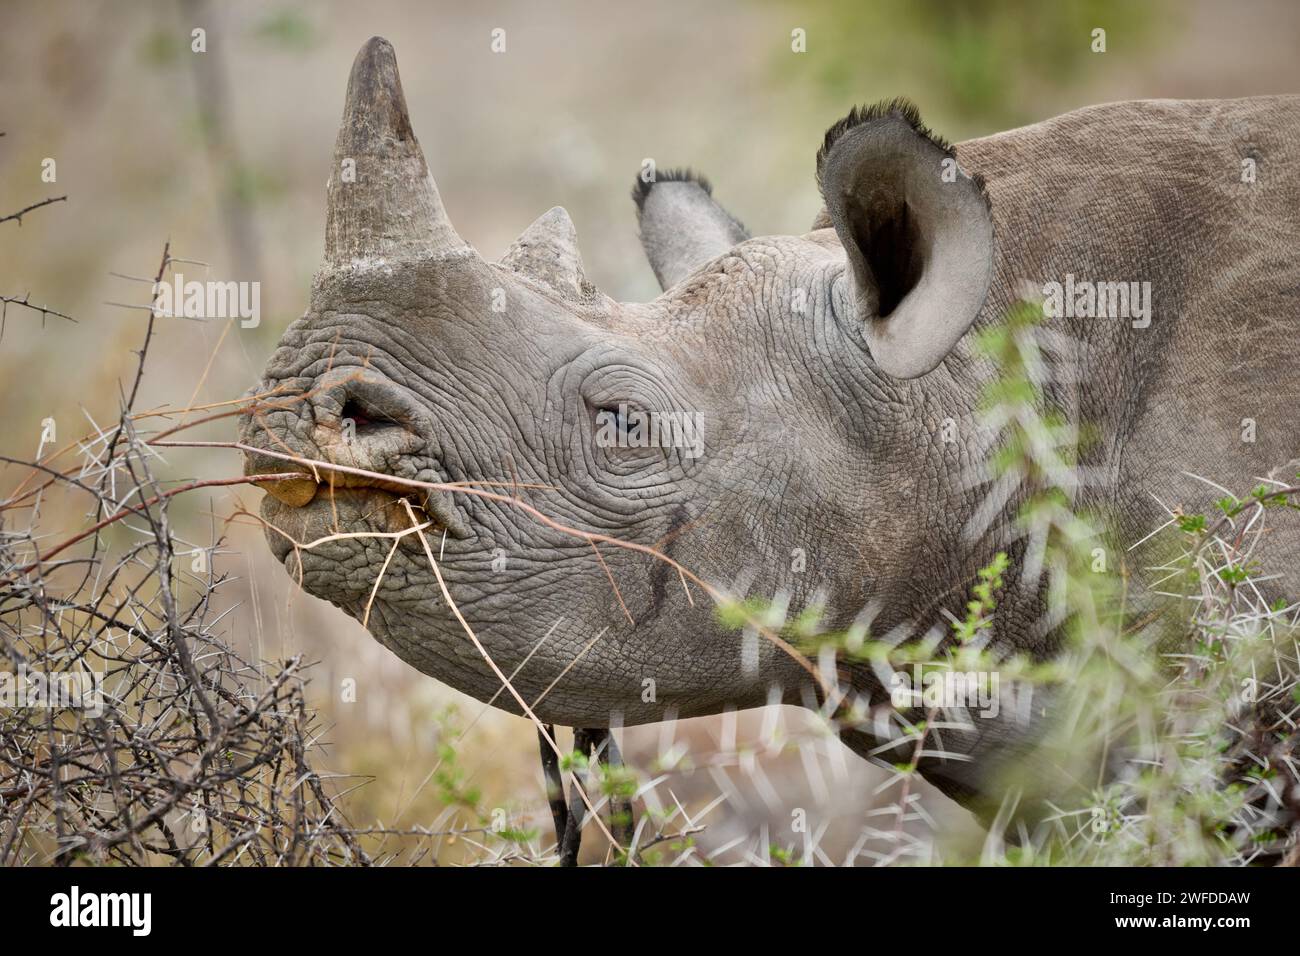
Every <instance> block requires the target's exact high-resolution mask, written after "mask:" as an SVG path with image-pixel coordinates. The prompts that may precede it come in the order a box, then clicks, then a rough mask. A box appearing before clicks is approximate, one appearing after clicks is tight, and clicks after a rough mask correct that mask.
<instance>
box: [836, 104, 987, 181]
mask: <svg viewBox="0 0 1300 956" xmlns="http://www.w3.org/2000/svg"><path fill="white" fill-rule="evenodd" d="M889 117H896V118H897V119H901V120H902V121H903V122H905V123H906V124H907V125H908V126H910V127H912V129H913V130H915V131H916V133H917V134H918V135H919V136H922V137H924V138H925V139H927V140H929V141H930V142H931V143H933V144H934V145H935V146H936V147H937V148H938V149H939V150H940V152H942V153H944V154H945V155H946V156H949V157H951V158H952V159H956V158H957V151H956V149H955V148H954V147H953V145H952V143H950V142H948V141H947V140H946V139H944V138H943V137H942V136H940V135H939V134H938V133H936V132H934V131H933V130H932V129H930V127H928V126H926V125H925V123H923V122H922V121H921V111H920V110H918V109H917V108H916V104H915V103H913V102H912V101H911V100H909V99H908V98H907V97H905V96H896V97H894V98H893V99H889V100H881V101H880V102H878V103H873V104H871V105H870V106H855V107H853V109H851V110H849V115H848V116H846V117H844V118H843V119H842V120H840V121H839V122H837V123H835V124H834V125H832V126H831V128H830V129H828V130H827V131H826V135H825V137H823V139H822V145H821V148H820V149H818V150H817V188H818V190H819V191H820V192H822V193H823V195H824V194H825V188H824V185H823V183H822V169H823V167H824V166H825V163H826V157H827V156H829V155H830V153H831V150H832V149H833V148H834V147H835V144H836V143H837V142H839V140H840V137H842V136H843V135H844V134H845V133H847V132H848V131H849V130H851V129H854V128H856V127H858V126H862V125H864V124H866V123H873V122H876V121H877V120H883V119H888V118H889ZM970 179H971V181H972V182H974V183H975V188H976V189H978V190H979V193H980V196H982V197H983V199H984V203H985V205H989V195H988V190H987V189H986V188H985V183H984V177H983V176H981V175H980V174H979V173H975V174H973V175H971V177H970Z"/></svg>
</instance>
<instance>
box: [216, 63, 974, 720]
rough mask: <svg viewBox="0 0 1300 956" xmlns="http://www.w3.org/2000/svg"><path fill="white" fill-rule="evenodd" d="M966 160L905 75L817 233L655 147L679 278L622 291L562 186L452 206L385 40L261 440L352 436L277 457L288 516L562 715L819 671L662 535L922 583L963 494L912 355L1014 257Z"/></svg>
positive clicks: (476, 680)
mask: <svg viewBox="0 0 1300 956" xmlns="http://www.w3.org/2000/svg"><path fill="white" fill-rule="evenodd" d="M950 159H951V155H950V152H949V151H947V150H945V148H944V147H942V146H941V145H940V144H937V143H935V142H934V141H933V140H932V139H930V138H929V137H928V136H926V135H924V132H923V131H922V130H919V129H918V124H917V122H916V121H915V117H914V116H913V115H912V114H911V113H910V112H909V111H908V110H907V109H906V108H905V107H902V106H899V105H897V104H891V105H889V106H887V107H885V108H881V109H876V110H872V111H867V112H863V113H854V114H853V115H851V116H850V117H849V118H848V119H847V120H846V121H844V122H843V123H841V124H839V125H838V126H837V127H836V128H834V129H833V130H832V131H831V133H830V134H828V137H827V141H826V144H825V146H824V147H823V149H822V151H821V153H820V154H819V157H818V176H819V180H820V183H821V187H822V191H823V195H824V198H825V201H826V210H825V212H824V213H823V217H824V224H825V225H829V226H831V227H833V228H821V229H815V230H814V231H813V232H811V233H808V234H806V235H803V236H799V237H793V236H781V237H764V238H749V237H748V236H747V234H746V233H745V231H744V229H743V227H741V226H740V225H739V223H738V222H737V221H736V220H734V219H733V218H732V217H731V216H730V215H728V214H727V213H726V212H724V211H723V210H722V208H721V207H720V206H718V205H717V204H716V203H715V202H714V200H713V199H712V197H711V195H710V191H709V188H708V187H707V185H706V184H705V183H704V182H703V181H702V180H699V179H697V178H694V177H691V176H689V175H684V174H670V175H661V176H659V177H656V181H647V180H648V179H649V177H647V176H644V175H643V176H642V177H640V178H639V179H638V181H637V186H636V189H635V190H634V198H635V199H636V200H637V208H638V215H639V219H640V227H641V232H642V239H643V242H644V244H645V246H646V250H647V253H648V254H649V257H650V261H651V265H652V267H653V268H654V270H655V272H656V274H657V275H658V277H659V279H660V280H661V283H662V284H663V286H664V288H665V291H664V293H663V294H662V295H661V296H659V297H658V298H657V299H655V300H654V301H652V302H649V303H644V304H624V303H618V302H615V301H613V300H611V299H610V298H608V297H606V296H605V295H603V294H601V293H600V292H599V291H598V290H597V289H596V288H595V287H594V286H593V285H592V284H591V283H590V282H589V281H588V280H587V278H586V276H585V275H584V273H583V267H582V258H581V256H580V254H579V251H578V246H577V243H576V235H575V230H574V226H573V223H572V221H571V220H570V218H569V216H568V214H567V213H566V212H565V211H564V210H563V209H560V208H558V207H557V208H555V209H552V210H551V211H550V212H547V213H545V214H544V215H543V216H542V217H541V218H540V219H538V220H537V221H536V222H534V223H533V224H532V225H531V226H529V227H528V228H527V229H526V230H525V231H524V232H523V234H522V235H520V237H519V239H518V240H517V241H516V242H515V243H514V245H513V246H512V247H511V249H510V250H509V252H508V253H507V254H506V256H505V257H504V258H503V259H502V260H501V261H499V262H487V261H485V260H484V259H483V258H481V257H480V256H479V255H478V253H477V252H476V251H475V250H474V249H473V248H471V247H470V246H469V245H468V244H467V243H466V242H465V241H464V240H462V239H461V238H460V237H459V236H458V235H457V233H456V231H455V229H454V228H453V227H452V224H451V221H450V219H449V218H448V216H447V213H446V211H445V209H444V207H443V204H442V201H441V199H440V198H439V194H438V189H437V187H436V186H435V184H434V181H433V179H432V177H431V176H430V174H429V170H428V167H427V166H426V163H425V159H424V156H423V154H422V152H421V150H420V146H419V144H418V143H417V141H416V138H415V134H414V132H413V131H412V129H411V123H410V119H409V117H408V114H407V110H406V104H405V102H404V98H403V94H402V89H401V84H400V81H399V79H398V74H397V67H396V60H395V57H394V54H393V49H392V47H391V46H390V45H389V44H388V43H387V42H386V41H384V40H382V39H379V38H375V39H372V40H370V41H369V42H368V43H367V44H366V45H365V46H364V48H363V49H362V50H361V52H360V53H359V55H358V56H357V59H356V62H355V64H354V66H353V69H352V74H351V78H350V80H349V83H348V92H347V103H346V106H345V109H344V114H343V124H342V128H341V130H340V131H339V135H338V141H337V145H336V149H335V156H334V164H333V170H332V174H331V178H330V182H329V187H328V196H329V199H328V201H329V210H328V217H327V225H326V240H325V255H324V261H323V263H322V265H321V268H320V270H319V272H318V274H317V276H316V279H315V281H314V285H313V289H312V295H311V304H310V307H309V309H308V311H307V312H306V314H305V315H304V316H303V317H302V318H301V319H299V320H298V321H296V322H294V323H293V324H292V325H291V326H289V328H288V329H287V331H286V332H285V334H284V337H283V339H282V341H281V343H280V345H279V347H278V349H277V350H276V351H275V353H274V354H273V356H272V357H271V359H270V361H269V363H268V365H267V367H266V371H265V376H264V380H263V381H262V382H261V383H260V385H259V386H258V389H257V392H258V394H259V395H260V396H261V397H260V398H259V399H258V401H257V402H256V403H255V404H254V405H253V407H252V408H251V410H250V412H249V414H248V415H247V416H246V418H245V419H244V421H243V424H242V426H241V429H242V436H243V441H244V442H245V443H246V444H248V445H250V446H253V447H254V448H256V449H259V450H261V452H265V453H260V452H259V453H250V454H249V455H248V460H247V470H248V472H249V473H254V474H255V473H265V472H272V471H279V472H283V471H285V470H294V469H296V468H299V467H300V466H298V465H295V464H293V463H292V462H291V461H290V460H289V459H287V458H285V457H275V455H284V456H289V458H290V459H291V458H297V459H312V460H316V461H321V462H327V463H330V464H333V465H337V466H341V469H340V470H328V469H325V470H321V469H318V470H317V472H316V474H317V478H318V480H311V479H300V480H295V481H287V482H279V483H275V484H270V483H268V491H269V494H268V495H267V496H266V499H265V501H264V503H263V508H262V514H263V517H264V519H265V521H266V523H267V537H268V540H269V542H270V545H271V547H272V549H273V550H274V552H275V553H276V555H277V556H278V557H279V558H281V559H282V560H283V561H284V563H285V565H286V567H287V569H288V571H289V572H290V574H291V575H292V576H293V577H294V578H295V579H297V580H298V581H300V583H301V585H302V587H303V588H305V589H306V590H307V591H309V592H310V593H312V594H314V595H316V596H318V597H320V598H323V599H325V600H327V601H330V602H331V603H333V604H335V605H337V606H338V607H340V608H342V609H343V610H345V611H346V612H347V613H349V614H351V615H352V616H354V617H356V618H358V619H361V620H364V621H365V623H366V625H367V627H368V628H369V629H370V631H371V632H372V633H373V634H374V635H375V636H376V637H377V638H378V639H379V640H380V641H382V642H383V643H384V644H385V645H386V646H388V647H389V648H391V649H392V650H393V651H394V652H396V653H397V654H398V655H399V656H400V657H402V658H403V659H405V660H406V661H408V662H409V663H411V664H413V665H414V666H416V667H417V668H419V669H420V670H422V671H424V672H425V673H427V674H430V675H433V676H435V677H437V678H439V679H441V680H443V681H445V682H447V683H449V684H451V685H453V686H455V687H457V688H459V689H461V690H463V691H465V692H467V693H469V694H472V695H474V696H476V697H478V698H480V699H482V700H488V699H494V700H496V702H497V703H499V704H500V705H502V706H505V707H508V708H510V709H514V710H518V709H519V707H518V704H517V701H516V700H515V699H514V698H513V697H512V696H511V695H510V694H507V693H503V692H502V686H501V684H502V682H501V679H500V676H499V675H498V673H497V671H498V670H499V671H500V673H503V674H505V675H506V676H508V677H510V678H511V683H512V684H513V686H514V688H515V689H516V690H517V692H518V693H519V695H520V696H521V697H522V698H523V699H524V700H525V701H526V702H527V703H528V704H529V705H530V706H532V707H533V709H534V710H535V712H536V713H537V714H538V716H539V717H541V718H542V719H544V720H549V721H554V722H557V723H562V724H566V725H574V726H584V727H586V726H603V725H606V724H607V723H608V722H610V721H611V720H622V721H624V722H626V723H636V722H642V721H648V720H655V719H660V718H662V717H663V716H664V715H665V713H669V712H675V713H677V714H680V715H683V716H689V715H692V714H703V713H709V712H717V711H719V710H721V709H722V708H723V707H725V706H729V705H734V706H738V707H746V706H752V705H756V704H760V703H763V702H764V701H765V700H768V699H771V697H770V696H769V695H770V694H771V693H772V688H777V689H778V690H777V692H776V693H777V696H779V697H780V698H781V699H785V700H797V699H799V698H800V696H801V695H802V694H803V693H804V692H805V691H806V688H807V683H808V674H807V672H806V668H805V662H802V661H800V660H799V659H797V658H796V657H795V656H793V655H792V654H790V653H788V652H787V651H786V650H784V649H782V648H781V647H779V646H777V644H775V643H774V642H772V641H769V640H765V639H762V638H756V637H754V636H753V635H752V634H750V635H746V634H745V633H736V632H734V631H731V630H728V629H726V628H723V627H722V626H721V625H720V624H719V623H718V622H717V620H716V619H715V610H714V602H713V601H712V600H710V598H709V596H708V594H707V593H706V592H705V591H704V590H702V589H701V587H700V586H699V584H698V583H691V582H690V580H689V579H688V575H686V574H684V573H679V570H678V569H677V567H675V566H674V565H673V564H671V563H669V562H666V561H665V560H663V557H668V558H671V560H672V561H675V562H677V563H678V564H679V565H680V566H681V568H684V569H686V570H687V571H689V572H691V573H692V574H694V575H697V576H698V578H699V579H700V580H701V581H705V582H712V583H713V584H714V585H716V586H717V587H718V588H719V589H720V590H726V591H730V592H731V593H737V592H739V591H743V590H744V589H748V590H749V591H750V592H751V593H754V594H760V595H765V596H772V595H777V594H785V595H788V596H789V598H790V600H791V601H792V602H794V603H795V604H802V603H807V602H809V601H811V600H813V599H814V598H820V600H821V602H822V603H823V605H824V606H825V607H826V609H827V613H828V615H830V616H831V617H832V618H835V617H838V618H841V619H843V618H845V617H846V616H848V617H851V616H852V614H853V613H855V612H856V611H857V610H858V609H860V608H861V607H862V604H863V602H864V601H865V600H866V599H867V598H868V597H869V596H871V595H885V596H886V597H885V599H884V605H883V607H884V611H885V612H886V613H890V612H891V609H896V613H897V616H899V617H900V618H901V617H905V616H906V615H907V614H908V613H911V612H912V611H914V610H915V608H914V607H911V606H910V602H912V601H913V599H914V598H915V597H916V596H917V595H920V594H922V593H923V589H924V588H925V587H929V585H930V582H928V581H926V577H927V574H931V573H932V571H933V569H935V568H942V567H943V563H944V558H943V556H942V555H936V554H934V553H932V552H933V549H934V542H935V534H934V533H933V530H934V529H933V528H924V527H923V524H924V523H923V521H922V519H921V517H920V514H921V512H923V511H926V510H928V511H929V512H930V513H932V514H942V510H943V508H944V507H945V504H944V503H943V502H942V501H940V500H939V499H938V496H939V495H940V485H941V477H942V476H940V475H937V474H935V473H934V469H933V466H932V465H931V464H929V462H930V461H931V460H932V459H931V457H930V455H929V454H928V452H927V451H926V450H925V449H924V448H922V447H921V446H923V445H928V440H927V439H926V438H924V437H923V436H924V435H925V434H927V433H925V432H924V431H923V430H922V428H921V418H922V417H924V416H925V415H929V414H932V413H933V414H938V411H937V410H936V409H931V410H929V411H927V410H926V408H925V403H926V401H927V398H926V396H927V394H928V393H927V391H926V390H925V389H923V388H921V387H920V385H919V383H918V382H915V381H911V379H915V378H916V377H917V376H921V375H924V374H925V373H928V372H930V371H931V370H932V369H934V368H935V367H936V366H937V365H939V363H940V362H942V361H943V359H944V358H945V356H946V355H947V354H948V352H949V350H950V349H951V348H952V347H953V345H954V343H955V342H956V341H957V340H958V338H959V337H960V336H961V335H962V334H963V333H964V332H965V331H966V330H967V328H968V327H969V326H970V324H971V323H972V321H973V320H974V319H975V317H976V315H977V313H978V312H979V310H980V308H981V306H982V304H983V302H984V299H985V295H986V292H987V289H988V286H989V281H990V279H989V277H990V272H991V262H992V233H991V223H990V217H989V210H988V205H987V203H986V201H985V200H984V198H983V194H982V191H981V189H980V188H979V186H978V184H977V183H975V182H974V181H972V180H971V179H969V178H968V177H966V175H965V174H964V173H961V172H960V171H958V172H956V174H955V175H953V172H952V170H953V168H955V164H954V166H953V167H951V168H950V167H949V166H948V164H947V163H946V162H945V161H946V160H950ZM934 377H935V376H931V378H934ZM928 380H929V379H927V381H928ZM346 469H351V470H346ZM359 472H368V473H371V474H369V475H362V474H359ZM375 474H378V475H382V476H384V477H383V478H375V477H374V475H375ZM421 483H442V484H449V485H455V486H456V488H454V489H452V490H447V489H443V490H431V489H428V488H425V487H423V486H422V485H421ZM521 503H522V504H521ZM413 520H414V521H418V522H419V523H420V524H421V525H422V526H423V530H422V532H421V533H420V534H415V533H404V532H409V529H410V528H411V527H412V522H413ZM575 531H578V532H583V533H585V535H584V534H575V533H574V532H575ZM592 534H595V535H599V536H603V537H601V538H592V537H590V535H592ZM422 537H423V540H422ZM607 539H616V540H617V541H618V542H622V543H623V544H622V545H620V544H615V543H614V542H613V540H607ZM426 544H427V547H426ZM625 545H630V547H628V546H625ZM652 552H657V553H652ZM661 556H662V557H661ZM435 562H436V569H437V572H438V573H440V574H441V576H442V578H443V582H444V583H445V587H446V589H447V593H449V594H450V595H451V598H452V600H453V601H454V603H455V607H454V608H453V607H450V606H449V605H448V602H447V601H446V599H445V597H444V592H443V586H442V585H441V584H440V583H439V581H438V579H437V577H436V575H435V566H434V565H435ZM927 569H931V571H927ZM458 615H459V617H460V618H463V623H462V621H461V620H460V619H458ZM471 631H472V633H473V637H472V638H471V636H470V632H471ZM488 658H490V659H491V662H492V663H489V662H488Z"/></svg>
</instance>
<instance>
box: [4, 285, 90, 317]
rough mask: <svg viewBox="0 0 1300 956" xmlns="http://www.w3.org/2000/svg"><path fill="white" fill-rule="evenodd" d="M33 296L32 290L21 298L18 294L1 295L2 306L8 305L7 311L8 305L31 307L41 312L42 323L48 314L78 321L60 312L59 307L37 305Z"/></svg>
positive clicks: (34, 310)
mask: <svg viewBox="0 0 1300 956" xmlns="http://www.w3.org/2000/svg"><path fill="white" fill-rule="evenodd" d="M31 298H32V294H31V293H30V292H28V293H25V294H24V295H23V297H22V298H21V299H20V298H18V296H16V295H0V306H5V307H6V308H5V311H8V309H7V307H8V306H11V305H21V306H23V307H24V308H27V309H31V310H32V311H33V312H39V313H40V314H41V322H42V324H44V321H45V317H46V316H47V315H54V316H58V317H59V318H60V319H67V320H68V321H69V322H76V321H77V320H76V319H74V318H73V317H72V316H70V315H68V314H67V313H65V312H60V311H58V310H57V309H51V308H50V307H49V306H46V305H36V304H35V303H34V302H32V301H31ZM0 314H2V313H0Z"/></svg>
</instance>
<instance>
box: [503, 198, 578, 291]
mask: <svg viewBox="0 0 1300 956" xmlns="http://www.w3.org/2000/svg"><path fill="white" fill-rule="evenodd" d="M501 265H503V266H505V267H506V268H507V269H511V270H513V271H515V272H519V273H522V274H524V275H527V276H531V277H532V278H534V279H536V280H537V281H539V282H544V283H545V284H546V285H548V286H550V287H551V288H553V289H554V290H555V291H557V292H559V293H560V294H561V295H564V296H566V297H569V298H575V297H579V298H580V297H581V296H582V294H583V286H584V284H585V283H586V281H587V279H586V275H585V274H584V273H583V271H582V255H581V254H580V253H579V252H578V231H577V230H576V229H575V228H574V227H573V220H572V219H570V218H569V214H568V213H567V212H566V211H565V210H564V207H562V206H555V207H554V208H552V209H550V210H548V211H546V212H544V213H542V215H541V216H539V217H538V218H537V220H536V221H535V222H534V223H533V224H532V225H531V226H529V227H528V228H527V229H525V230H524V231H523V232H522V233H520V234H519V238H518V239H516V240H515V241H514V243H513V244H512V245H511V246H510V248H509V249H508V250H507V251H506V254H505V255H504V256H502V257H501Z"/></svg>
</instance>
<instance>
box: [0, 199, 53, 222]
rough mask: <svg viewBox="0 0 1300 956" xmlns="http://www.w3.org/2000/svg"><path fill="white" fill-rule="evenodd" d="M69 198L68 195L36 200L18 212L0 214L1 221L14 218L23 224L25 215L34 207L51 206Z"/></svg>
mask: <svg viewBox="0 0 1300 956" xmlns="http://www.w3.org/2000/svg"><path fill="white" fill-rule="evenodd" d="M67 198H68V197H67V196H55V197H53V198H52V199H42V200H41V201H40V202H34V203H32V204H31V205H30V206H27V207H26V208H24V209H19V210H18V211H17V212H11V213H10V214H9V215H7V216H0V222H8V221H9V220H10V219H13V220H16V221H17V223H18V225H20V226H21V225H22V224H23V216H25V215H27V214H28V213H29V212H31V211H32V210H33V209H40V208H41V207H42V206H49V205H52V204H53V203H56V202H63V201H65V200H66V199H67Z"/></svg>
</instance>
